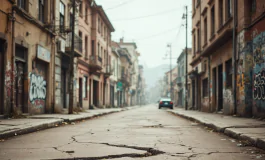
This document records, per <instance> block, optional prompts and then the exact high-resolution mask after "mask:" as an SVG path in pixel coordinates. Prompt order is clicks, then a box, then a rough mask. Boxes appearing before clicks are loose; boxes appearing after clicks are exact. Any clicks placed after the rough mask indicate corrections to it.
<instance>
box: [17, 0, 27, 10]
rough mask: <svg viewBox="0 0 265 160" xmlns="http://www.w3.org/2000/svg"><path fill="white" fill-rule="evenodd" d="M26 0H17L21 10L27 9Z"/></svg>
mask: <svg viewBox="0 0 265 160" xmlns="http://www.w3.org/2000/svg"><path fill="white" fill-rule="evenodd" d="M27 4H28V3H27V0H17V6H18V7H19V8H21V9H23V10H25V11H26V10H27Z"/></svg>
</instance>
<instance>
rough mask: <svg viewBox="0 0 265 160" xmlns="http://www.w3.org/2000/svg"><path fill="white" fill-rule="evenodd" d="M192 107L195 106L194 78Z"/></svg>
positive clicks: (193, 81) (193, 82)
mask: <svg viewBox="0 0 265 160" xmlns="http://www.w3.org/2000/svg"><path fill="white" fill-rule="evenodd" d="M192 108H195V80H192Z"/></svg>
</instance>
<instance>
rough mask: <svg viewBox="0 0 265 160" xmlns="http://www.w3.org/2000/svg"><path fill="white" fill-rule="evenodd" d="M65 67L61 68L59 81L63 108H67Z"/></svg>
mask: <svg viewBox="0 0 265 160" xmlns="http://www.w3.org/2000/svg"><path fill="white" fill-rule="evenodd" d="M66 77H67V69H65V68H62V77H61V83H62V89H61V90H62V105H63V108H67V98H66V97H67V78H66Z"/></svg>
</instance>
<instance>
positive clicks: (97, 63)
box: [88, 55, 102, 71]
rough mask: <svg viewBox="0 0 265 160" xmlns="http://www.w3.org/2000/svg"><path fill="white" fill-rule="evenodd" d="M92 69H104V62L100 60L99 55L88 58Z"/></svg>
mask: <svg viewBox="0 0 265 160" xmlns="http://www.w3.org/2000/svg"><path fill="white" fill-rule="evenodd" d="M88 64H89V67H90V70H93V69H94V70H93V71H97V70H101V69H102V63H101V62H100V61H99V60H98V56H94V55H91V56H90V57H89V60H88Z"/></svg>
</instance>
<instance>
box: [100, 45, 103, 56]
mask: <svg viewBox="0 0 265 160" xmlns="http://www.w3.org/2000/svg"><path fill="white" fill-rule="evenodd" d="M102 54H103V47H101V52H100V57H102Z"/></svg>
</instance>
